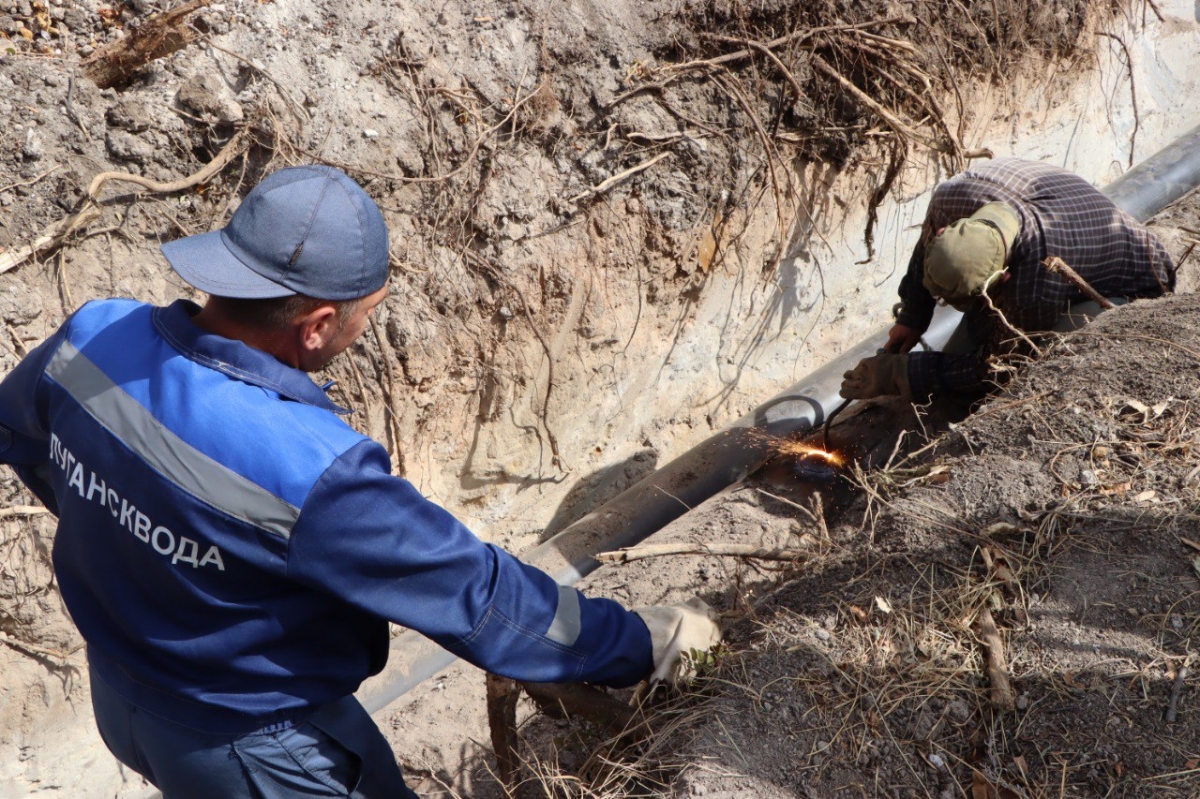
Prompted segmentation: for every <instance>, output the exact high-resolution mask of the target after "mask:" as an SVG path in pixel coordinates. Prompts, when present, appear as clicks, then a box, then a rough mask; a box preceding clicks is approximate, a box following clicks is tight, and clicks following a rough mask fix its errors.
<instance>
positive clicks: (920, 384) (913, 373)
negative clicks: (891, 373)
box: [908, 348, 989, 402]
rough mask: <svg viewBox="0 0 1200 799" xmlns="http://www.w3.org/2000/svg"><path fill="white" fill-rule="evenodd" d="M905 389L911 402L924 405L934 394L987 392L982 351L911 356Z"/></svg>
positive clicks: (913, 354) (928, 353)
mask: <svg viewBox="0 0 1200 799" xmlns="http://www.w3.org/2000/svg"><path fill="white" fill-rule="evenodd" d="M908 385H909V388H910V389H911V390H912V395H913V399H914V400H916V401H918V402H924V401H926V400H928V399H929V397H930V396H932V395H933V394H941V393H944V392H947V391H949V392H954V393H960V394H973V393H979V392H983V391H986V390H987V389H988V387H989V384H988V381H987V378H986V360H985V353H984V351H983V349H982V348H981V349H978V350H976V351H975V352H967V353H961V354H960V353H946V352H910V353H909V354H908Z"/></svg>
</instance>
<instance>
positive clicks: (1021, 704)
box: [1017, 694, 1029, 710]
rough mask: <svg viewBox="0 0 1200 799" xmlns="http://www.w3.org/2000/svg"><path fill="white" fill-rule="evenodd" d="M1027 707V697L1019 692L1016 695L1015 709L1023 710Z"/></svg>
mask: <svg viewBox="0 0 1200 799" xmlns="http://www.w3.org/2000/svg"><path fill="white" fill-rule="evenodd" d="M1028 707H1029V697H1028V696H1026V695H1025V694H1021V695H1020V696H1018V697H1017V710H1025V709H1026V708H1028Z"/></svg>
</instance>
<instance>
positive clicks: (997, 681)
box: [975, 605, 1017, 711]
mask: <svg viewBox="0 0 1200 799" xmlns="http://www.w3.org/2000/svg"><path fill="white" fill-rule="evenodd" d="M975 625H976V627H977V629H978V633H979V639H980V642H981V643H982V644H983V646H984V649H985V650H986V657H987V676H988V682H989V683H991V691H990V694H991V701H992V706H993V707H995V708H996V709H997V710H1000V711H1009V710H1013V709H1015V708H1016V706H1017V701H1016V696H1015V695H1014V694H1013V689H1012V682H1011V681H1010V680H1009V677H1008V664H1007V662H1006V658H1005V655H1004V641H1003V639H1001V638H1000V631H999V630H998V629H996V621H995V619H993V618H992V612H991V611H990V610H988V608H987V606H986V605H984V606H983V607H982V608H980V609H979V615H978V617H977V618H976V621H975Z"/></svg>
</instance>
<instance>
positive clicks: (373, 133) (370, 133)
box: [363, 128, 379, 140]
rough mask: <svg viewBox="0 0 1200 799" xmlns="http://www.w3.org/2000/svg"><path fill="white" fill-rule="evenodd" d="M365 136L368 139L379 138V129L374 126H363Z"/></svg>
mask: <svg viewBox="0 0 1200 799" xmlns="http://www.w3.org/2000/svg"><path fill="white" fill-rule="evenodd" d="M363 138H365V139H368V140H375V139H378V138H379V131H377V130H375V129H374V128H363Z"/></svg>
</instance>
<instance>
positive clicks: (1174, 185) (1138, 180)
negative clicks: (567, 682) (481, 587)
mask: <svg viewBox="0 0 1200 799" xmlns="http://www.w3.org/2000/svg"><path fill="white" fill-rule="evenodd" d="M1197 185H1200V126H1198V127H1196V128H1193V129H1192V130H1191V131H1189V132H1188V133H1186V134H1184V135H1183V136H1181V137H1180V138H1179V139H1177V140H1175V141H1174V142H1173V143H1171V144H1170V145H1168V146H1167V147H1165V148H1164V149H1162V150H1160V151H1159V152H1158V153H1156V154H1154V155H1153V156H1151V157H1150V158H1148V159H1146V160H1145V161H1143V162H1142V163H1140V164H1139V165H1138V166H1136V167H1134V168H1133V169H1131V170H1130V171H1129V172H1127V173H1125V175H1124V176H1122V177H1121V178H1120V179H1118V180H1116V181H1114V182H1112V183H1110V184H1108V185H1107V186H1105V187H1104V188H1103V189H1102V191H1104V193H1105V194H1106V195H1108V196H1109V198H1110V199H1112V200H1113V202H1114V203H1116V205H1117V206H1118V207H1120V208H1122V209H1123V210H1125V211H1126V212H1127V213H1129V214H1130V215H1131V216H1133V217H1134V218H1136V219H1138V220H1140V221H1143V222H1144V221H1146V220H1148V219H1149V218H1150V217H1152V216H1153V215H1154V214H1155V213H1157V212H1158V211H1160V210H1161V209H1162V208H1164V207H1166V206H1167V205H1169V204H1170V203H1172V202H1174V201H1175V200H1177V199H1179V198H1180V197H1183V196H1184V195H1185V194H1187V193H1188V192H1190V191H1191V190H1192V189H1194V188H1195V187H1196V186H1197ZM960 318H961V314H960V313H958V312H957V311H955V310H953V309H952V308H949V307H940V308H939V309H938V311H937V313H936V314H935V315H934V320H933V322H932V324H931V325H930V328H929V330H928V331H927V332H926V333H925V336H924V342H923V343H924V345H925V346H927V347H929V348H931V349H937V348H938V347H940V346H941V345H942V344H944V343H945V341H946V340H947V339H948V338H949V337H950V334H951V333H952V332H953V330H954V327H955V325H957V323H958V321H959V319H960ZM886 337H887V329H886V328H880V329H879V330H878V331H877V332H876V333H874V334H872V335H870V336H869V337H867V338H866V339H864V340H862V341H860V342H859V343H858V344H857V345H855V346H853V347H851V348H850V349H848V350H846V351H845V352H843V353H841V354H840V355H839V356H838V357H837V358H835V359H833V360H831V361H829V362H828V363H826V364H825V365H824V366H822V367H821V368H820V369H817V370H816V371H815V372H813V373H812V374H811V375H809V376H807V377H806V378H804V379H803V380H801V381H800V382H798V383H796V384H794V385H792V386H791V387H789V388H788V389H786V390H785V391H783V392H781V393H780V394H777V395H776V396H774V397H772V398H771V399H769V400H767V401H766V402H764V403H762V404H761V405H759V406H758V407H757V408H755V409H754V410H753V411H751V412H750V413H749V414H747V415H745V416H743V417H742V418H740V419H738V420H737V421H736V422H734V423H733V424H732V425H730V426H729V427H728V428H726V429H724V430H722V431H720V432H718V433H717V434H716V435H713V436H711V437H710V438H708V439H706V440H705V441H703V442H701V443H700V444H698V445H697V446H695V447H693V448H691V449H689V450H688V451H686V452H685V453H683V454H682V455H680V456H679V457H677V458H676V459H674V460H673V461H671V462H670V463H668V464H667V465H666V466H664V467H662V468H660V469H658V470H657V471H655V472H653V473H652V474H650V475H648V476H647V477H645V478H643V479H642V480H641V481H639V482H638V483H636V484H635V485H633V486H631V487H630V488H628V489H626V490H625V491H624V492H622V493H621V494H618V495H617V496H616V497H614V498H613V499H611V500H609V501H608V502H606V503H605V504H603V505H601V506H600V507H599V508H597V509H596V510H594V511H592V512H591V513H589V514H588V515H586V516H584V517H583V518H582V519H579V520H578V521H576V522H574V523H573V524H571V525H569V526H568V527H566V528H565V529H563V530H562V531H560V532H559V533H557V534H556V535H554V536H553V537H552V538H550V539H549V540H548V541H546V542H545V543H543V544H541V545H540V546H538V547H537V548H535V549H534V550H532V551H530V552H528V553H526V554H525V555H523V556H522V560H524V561H525V562H527V563H529V564H531V565H534V566H537V567H539V568H540V569H542V570H543V571H545V572H547V573H548V574H550V575H551V576H552V577H553V578H554V579H555V580H556V581H557V582H558V583H559V584H561V585H573V584H575V583H576V582H578V581H579V580H581V579H582V578H583V577H585V576H587V575H588V574H591V573H592V572H593V571H595V570H596V569H597V568H599V567H600V563H599V561H597V560H596V559H595V557H593V556H594V555H595V554H596V553H598V552H605V551H611V550H616V549H621V548H625V547H630V546H633V545H634V544H637V543H639V542H640V541H643V540H645V539H646V538H648V537H649V536H651V535H653V534H654V533H655V532H657V531H658V530H660V529H662V528H663V527H664V526H666V525H667V524H669V523H670V522H672V521H674V520H675V519H678V518H679V517H681V516H682V515H684V513H685V512H686V508H694V507H696V506H697V505H699V504H700V503H702V502H703V501H705V500H706V499H709V498H710V497H712V496H714V495H715V494H717V493H718V492H719V491H721V490H724V489H726V488H728V487H729V486H730V485H732V484H734V483H736V482H738V481H740V480H742V479H744V478H746V477H747V476H749V475H750V474H752V473H754V472H755V471H757V470H758V469H759V468H760V467H762V466H763V465H764V464H765V463H766V462H767V461H768V459H769V458H770V457H771V451H770V442H771V441H772V440H776V439H780V438H788V437H796V436H802V435H804V434H811V433H813V432H814V431H816V430H817V429H819V428H820V427H821V426H823V425H824V423H825V421H826V419H827V418H828V417H829V415H830V414H831V413H832V412H833V411H834V410H835V409H836V408H838V406H839V405H841V398H840V397H839V395H838V388H839V386H840V383H841V376H842V374H843V373H844V372H845V371H846V370H847V369H849V368H850V367H852V366H853V365H854V364H856V363H857V362H858V361H859V360H860V359H861V358H864V357H867V356H869V355H871V354H873V353H874V351H875V349H876V348H877V347H878V346H879V342H881V341H883V340H884V339H886ZM455 660H457V658H456V657H455V656H454V655H451V654H450V653H449V652H447V651H446V650H444V649H441V648H440V647H438V646H437V645H436V644H434V643H432V642H431V641H429V640H428V639H426V638H424V637H423V636H421V635H420V634H418V633H415V632H411V631H408V632H405V633H402V634H401V635H399V636H397V637H396V638H395V639H393V643H392V652H391V656H390V658H389V661H388V665H387V667H386V668H385V669H384V671H383V672H381V673H380V674H379V675H377V676H376V677H374V678H372V679H371V680H369V681H367V682H366V683H364V685H363V686H362V687H361V688H360V689H359V691H358V693H357V696H358V698H359V700H360V701H361V702H362V703H363V705H364V706H365V707H366V708H367V710H368V711H369V712H371V713H373V714H374V713H379V712H382V711H386V710H389V709H392V708H394V707H395V705H396V703H398V702H401V701H403V699H404V697H405V696H406V695H408V694H409V692H410V691H411V690H412V689H413V688H415V687H416V686H418V685H420V684H421V683H423V682H424V681H426V680H428V679H429V678H431V677H433V676H434V675H436V674H437V673H439V672H440V671H442V670H443V669H445V668H446V667H447V666H449V665H451V664H452V663H454V662H455Z"/></svg>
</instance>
